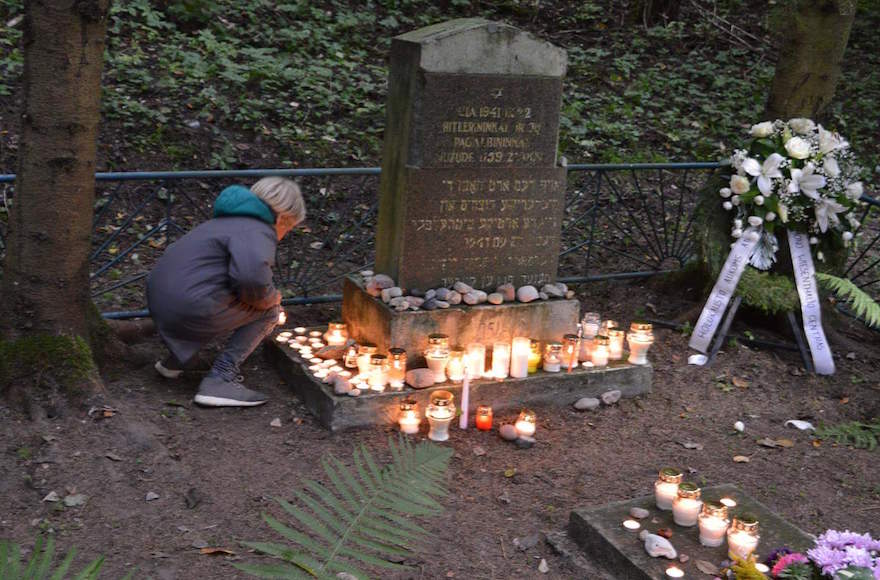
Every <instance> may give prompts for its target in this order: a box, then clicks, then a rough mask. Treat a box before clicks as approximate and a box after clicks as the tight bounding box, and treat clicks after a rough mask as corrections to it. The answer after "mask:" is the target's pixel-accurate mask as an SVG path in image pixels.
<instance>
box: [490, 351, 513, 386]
mask: <svg viewBox="0 0 880 580" xmlns="http://www.w3.org/2000/svg"><path fill="white" fill-rule="evenodd" d="M509 370H510V345H509V344H507V343H506V342H496V343H495V344H493V345H492V376H493V377H495V378H496V379H506V378H507V375H508V371H509Z"/></svg>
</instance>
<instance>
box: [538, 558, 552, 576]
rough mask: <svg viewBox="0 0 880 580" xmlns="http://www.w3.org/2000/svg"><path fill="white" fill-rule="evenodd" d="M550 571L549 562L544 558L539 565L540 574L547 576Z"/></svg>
mask: <svg viewBox="0 0 880 580" xmlns="http://www.w3.org/2000/svg"><path fill="white" fill-rule="evenodd" d="M549 571H550V566H548V565H547V560H545V559H544V558H541V563H540V564H538V572H540V573H541V574H546V573H547V572H549Z"/></svg>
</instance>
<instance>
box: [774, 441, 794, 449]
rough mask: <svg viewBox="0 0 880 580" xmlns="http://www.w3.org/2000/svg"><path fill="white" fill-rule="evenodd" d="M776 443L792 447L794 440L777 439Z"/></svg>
mask: <svg viewBox="0 0 880 580" xmlns="http://www.w3.org/2000/svg"><path fill="white" fill-rule="evenodd" d="M776 444H777V445H779V446H780V447H794V441H792V440H791V439H777V440H776Z"/></svg>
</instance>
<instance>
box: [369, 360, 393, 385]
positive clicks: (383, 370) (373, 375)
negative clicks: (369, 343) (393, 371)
mask: <svg viewBox="0 0 880 580" xmlns="http://www.w3.org/2000/svg"><path fill="white" fill-rule="evenodd" d="M387 382H388V357H387V356H385V355H384V354H373V355H370V375H369V379H367V383H368V384H369V385H370V389H372V390H374V391H380V392H381V391H384V390H385V384H386V383H387Z"/></svg>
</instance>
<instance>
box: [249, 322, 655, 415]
mask: <svg viewBox="0 0 880 580" xmlns="http://www.w3.org/2000/svg"><path fill="white" fill-rule="evenodd" d="M282 332H283V331H282ZM288 342H289V341H288ZM288 342H278V341H276V340H274V339H272V338H270V339H268V340H267V341H266V342H265V344H264V347H263V350H264V352H265V354H266V356H267V357H269V359H270V361H271V362H272V363H273V364H274V366H275V367H276V368H277V369H278V371H279V373H280V374H281V376H282V378H283V379H284V381H285V382H286V383H287V384H288V385H289V386H290V388H291V389H292V391H293V392H294V394H296V395H297V396H298V397H299V398H300V399H301V400H302V401H303V403H304V404H305V405H306V407H307V408H308V409H309V410H310V411H311V412H312V413H313V414H314V415H315V417H316V418H317V419H318V421H320V423H321V424H323V425H324V426H325V427H327V428H328V429H331V430H333V431H337V430H342V429H347V428H351V427H362V426H367V425H384V426H392V425H396V422H397V418H398V414H399V404H400V402H401V401H403V400H405V399H408V398H410V399H413V400H415V401H416V402H417V403H418V405H419V408H420V409H421V410H422V411H423V413H422V414H424V409H426V408H427V406H428V402H429V398H430V395H431V393H433V392H435V391H438V390H446V391H450V392H451V393H453V395H454V396H455V404H456V405H458V404H460V401H461V391H462V383H454V382H451V381H446V382H443V383H438V384H435V385H434V386H430V387H428V388H425V389H418V390H417V389H412V388H411V387H409V386H405V387H404V388H403V389H402V390H399V391H398V390H392V389H390V388H386V389H385V390H384V391H381V392H375V391H367V392H364V393H363V394H361V395H360V396H358V397H351V396H348V395H345V394H343V395H337V394H335V393H334V392H333V385H332V384H329V383H325V382H323V380H322V378H318V377H315V374H314V373H315V371H313V370H310V367H311V366H314V365H313V363H311V361H310V360H307V359H305V358H304V357H302V356H300V355H299V354H298V351H296V350H294V349H293V348H291V347H290V346H289V344H288ZM294 342H295V341H294ZM489 348H490V349H491V345H489ZM652 372H653V371H652V369H651V367H650V365H630V364H627V363H626V362H622V361H615V362H612V363H611V364H610V365H609V366H608V367H605V368H602V369H590V368H584V367H583V366H578V367H576V368H575V369H574V370H573V371H572V372H571V373H567V372H565V371H564V370H563V371H561V372H558V373H547V372H542V371H539V372H538V373H536V374H532V375H528V376H527V377H525V378H513V377H509V378H507V379H505V380H503V381H499V380H495V379H474V380H471V381H470V410H471V415H472V416H473V413H474V412H475V410H476V408H477V405H489V406H491V407H492V409H493V411H494V413H496V414H497V413H499V412H503V411H519V410H520V409H522V408H523V407H533V408H535V410H536V412H537V413H538V415H539V416H538V423H539V425H540V412H541V407H542V406H555V407H567V406H571V405H572V404H574V402H575V401H577V400H578V399H580V398H582V397H599V396H600V395H601V394H602V393H605V392H607V391H610V390H620V391H621V392H622V394H623V396H624V397H635V396H638V395H642V394H644V393H646V392H648V391H650V386H651V376H652ZM456 429H457V427H453V428H452V430H453V432H454V431H455V430H456ZM422 431H423V432H426V431H427V425H426V424H425V422H424V420H423V429H422Z"/></svg>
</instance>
